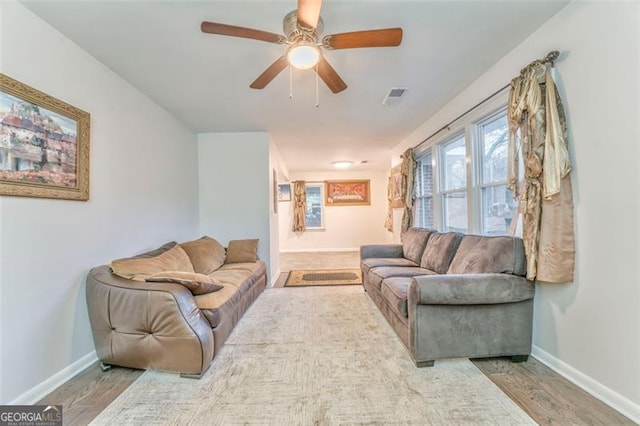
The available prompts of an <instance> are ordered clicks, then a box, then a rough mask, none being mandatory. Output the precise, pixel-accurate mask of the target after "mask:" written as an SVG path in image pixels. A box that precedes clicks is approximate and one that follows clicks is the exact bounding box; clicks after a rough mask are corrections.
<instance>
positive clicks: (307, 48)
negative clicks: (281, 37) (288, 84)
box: [287, 41, 320, 70]
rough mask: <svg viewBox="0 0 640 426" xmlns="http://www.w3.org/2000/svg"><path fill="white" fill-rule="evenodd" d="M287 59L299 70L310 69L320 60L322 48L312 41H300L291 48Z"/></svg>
mask: <svg viewBox="0 0 640 426" xmlns="http://www.w3.org/2000/svg"><path fill="white" fill-rule="evenodd" d="M287 60H288V61H289V63H290V64H291V65H292V66H293V67H295V68H298V69H299V70H308V69H311V68H313V67H315V66H316V64H317V63H318V61H319V60H320V49H318V46H316V45H314V44H312V43H309V42H307V41H300V42H298V43H296V44H294V45H293V46H291V47H290V48H289V51H288V52H287Z"/></svg>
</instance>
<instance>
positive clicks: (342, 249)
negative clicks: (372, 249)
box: [280, 247, 360, 253]
mask: <svg viewBox="0 0 640 426" xmlns="http://www.w3.org/2000/svg"><path fill="white" fill-rule="evenodd" d="M326 251H357V252H359V251H360V247H354V248H344V247H342V248H309V249H280V253H315V252H326Z"/></svg>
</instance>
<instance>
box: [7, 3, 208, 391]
mask: <svg viewBox="0 0 640 426" xmlns="http://www.w3.org/2000/svg"><path fill="white" fill-rule="evenodd" d="M0 7H2V11H1V22H2V26H1V31H2V32H1V39H0V40H1V43H2V44H1V47H2V49H1V65H2V72H3V73H4V74H7V75H9V76H11V77H13V78H15V79H17V80H20V81H21V82H23V83H25V84H28V85H30V86H33V87H35V88H37V89H39V90H42V91H44V92H46V93H48V94H49V95H52V96H55V97H57V98H59V99H61V100H64V101H66V102H68V103H70V104H72V105H74V106H77V107H79V108H81V109H83V110H85V111H87V112H89V113H90V114H91V187H90V190H91V194H90V197H91V198H90V200H89V201H87V202H79V201H65V200H46V199H35V198H19V197H0V229H2V233H1V234H0V262H1V264H2V270H1V271H0V291H1V294H2V299H1V302H0V303H1V318H2V319H1V325H2V329H1V336H2V348H3V350H2V363H1V365H0V367H1V377H2V379H1V385H0V392H1V394H0V401H1V402H2V403H8V402H12V403H33V402H35V401H36V400H37V399H38V398H39V397H41V396H42V395H43V393H47V392H48V391H50V390H52V388H51V386H56V385H59V384H60V381H64V380H65V379H68V378H69V377H68V374H72V373H74V372H77V370H78V369H80V368H82V367H83V366H84V365H86V363H87V362H91V361H94V360H95V353H94V352H93V351H94V346H93V340H92V337H91V331H90V328H89V319H88V316H87V308H86V304H85V292H84V281H85V277H86V274H87V272H88V270H89V268H91V267H93V266H97V265H100V264H104V263H108V262H109V261H110V260H112V259H114V258H117V257H123V256H129V255H133V254H136V253H139V252H142V251H144V250H147V249H151V248H155V247H157V246H159V245H161V244H163V243H165V242H167V241H171V240H186V239H191V238H193V237H195V236H196V232H197V220H198V217H197V214H198V192H197V172H196V167H197V162H196V138H195V135H194V134H193V133H192V132H190V131H189V130H188V129H186V128H185V127H183V126H182V125H181V124H180V123H178V122H177V121H176V120H175V119H174V118H173V117H172V116H171V115H170V114H169V113H168V112H166V111H165V110H163V109H162V108H160V107H159V106H158V105H156V104H155V103H153V102H152V101H150V100H149V99H148V98H146V97H145V96H144V95H142V94H141V93H140V92H138V91H137V90H136V89H135V88H133V87H132V86H131V85H129V84H128V83H126V82H125V81H124V80H122V79H121V78H120V77H118V76H117V75H115V74H114V73H113V72H111V71H110V70H108V69H107V68H105V66H104V65H102V64H101V63H99V62H98V61H97V60H95V59H94V58H93V57H91V56H89V55H88V54H87V53H86V52H84V51H83V50H81V49H80V48H79V47H78V46H76V45H75V44H73V43H72V42H71V41H69V40H68V39H66V38H65V37H64V36H62V35H61V34H59V33H58V32H56V31H55V30H54V29H53V28H52V27H50V26H49V25H48V24H46V23H45V22H43V21H42V20H40V18H38V17H36V16H35V15H34V14H32V13H31V12H30V11H28V10H27V9H26V8H25V7H24V6H22V5H21V4H17V3H7V2H3V3H2V4H1V6H0ZM5 349H6V350H5Z"/></svg>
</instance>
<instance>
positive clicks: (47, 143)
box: [0, 74, 91, 201]
mask: <svg viewBox="0 0 640 426" xmlns="http://www.w3.org/2000/svg"><path fill="white" fill-rule="evenodd" d="M90 118H91V116H90V115H89V113H87V112H85V111H82V110H81V109H78V108H76V107H74V106H72V105H69V104H67V103H66V102H63V101H61V100H59V99H56V98H54V97H53V96H49V95H47V94H46V93H43V92H41V91H39V90H37V89H34V88H33V87H30V86H27V85H26V84H23V83H21V82H19V81H17V80H14V79H13V78H11V77H9V76H6V75H4V74H0V195H14V196H20V197H38V198H59V199H65V200H80V201H86V200H88V199H89V131H90V123H89V122H90Z"/></svg>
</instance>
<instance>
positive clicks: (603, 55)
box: [394, 2, 640, 421]
mask: <svg viewBox="0 0 640 426" xmlns="http://www.w3.org/2000/svg"><path fill="white" fill-rule="evenodd" d="M638 18H639V12H638V3H637V2H633V3H632V2H626V3H620V2H618V3H612V2H597V3H596V2H573V3H571V4H569V5H568V6H567V7H565V8H563V9H562V10H560V12H558V14H556V15H555V16H554V17H553V18H552V19H551V20H549V21H548V22H547V23H545V24H544V25H543V26H542V27H541V28H540V29H539V30H537V31H536V32H535V33H533V34H532V35H531V36H530V37H529V38H528V39H527V40H525V41H524V42H523V43H522V44H521V45H519V46H518V47H517V48H516V49H514V50H513V51H512V52H510V53H509V54H508V55H506V56H505V57H504V58H503V59H502V60H500V61H499V62H498V63H497V64H496V65H495V66H494V67H493V68H492V69H490V70H489V71H488V72H487V73H485V74H484V75H483V76H482V77H480V78H479V79H478V80H477V81H475V82H474V83H473V84H471V85H470V86H469V87H467V88H466V89H465V90H464V91H463V92H462V93H460V94H459V95H458V96H457V97H455V98H454V99H453V100H452V101H451V102H450V103H449V104H448V105H447V106H445V107H444V108H443V109H442V110H441V111H439V112H438V113H437V114H435V115H434V116H433V117H431V118H430V119H429V120H428V121H427V122H425V123H424V124H423V125H422V126H421V127H420V128H419V129H417V130H416V131H415V132H414V133H413V134H412V135H411V136H410V137H409V138H407V139H406V140H405V141H403V142H402V143H401V144H400V145H398V146H397V147H396V148H395V149H394V155H395V156H396V158H397V156H399V155H400V154H401V153H402V151H403V150H404V149H405V148H406V147H407V146H412V145H415V144H416V143H418V142H419V141H420V140H422V139H424V138H425V137H426V136H428V135H429V134H431V133H432V132H433V131H435V130H437V129H438V128H440V127H441V126H443V125H444V124H445V123H447V122H448V121H449V120H451V119H453V118H454V117H456V116H457V115H458V114H460V113H461V112H463V111H465V110H467V109H468V108H470V107H471V106H473V105H474V104H475V103H477V102H478V101H480V100H482V99H483V98H484V97H486V96H488V95H489V94H491V93H493V92H494V91H495V90H497V89H498V88H500V87H502V86H503V85H505V84H507V83H508V82H509V81H510V80H511V78H513V77H515V76H516V75H517V74H518V73H519V70H520V68H521V67H523V66H525V65H527V64H528V63H529V62H530V61H532V60H533V59H536V58H540V57H543V56H544V55H545V54H546V53H547V52H548V51H550V50H554V49H558V50H560V52H562V54H561V57H560V60H559V61H558V62H557V63H556V71H557V79H556V82H557V84H558V88H559V91H560V94H561V97H562V99H563V101H564V104H565V109H566V112H567V116H568V128H569V150H570V155H571V159H572V163H573V172H572V177H573V183H574V201H575V221H576V223H575V231H576V273H575V281H574V282H573V283H569V284H564V285H558V284H538V285H537V286H536V298H535V314H534V355H536V356H537V357H538V358H539V359H541V360H543V361H544V362H545V363H547V364H549V365H551V366H552V367H553V368H555V369H557V370H558V371H560V372H561V373H562V374H565V375H566V376H568V377H569V378H571V380H573V381H575V382H577V383H578V384H580V385H581V386H583V387H584V388H585V389H586V390H588V391H589V392H591V393H594V394H596V395H597V396H598V397H600V398H601V399H603V400H605V402H608V403H609V404H610V405H612V406H614V407H615V408H618V409H619V410H620V411H622V412H623V413H625V414H627V415H628V416H631V417H633V418H634V419H635V420H636V421H640V409H639V408H638V407H639V404H640V330H639V328H640V286H639V282H640V279H639V271H638V264H639V260H640V258H639V250H638V238H637V236H638V235H639V226H638V217H639V216H640V215H639V211H638V196H639V193H640V190H639V182H638V161H639V159H638V140H640V136H639V131H638V122H639V117H638V112H639V111H638V94H639V85H638V78H639V77H638V76H639V75H640V74H639V69H638V59H639V58H638V50H639V49H638V47H639V46H638V43H639V41H638V40H639V37H638Z"/></svg>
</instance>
